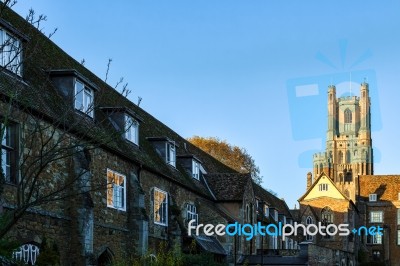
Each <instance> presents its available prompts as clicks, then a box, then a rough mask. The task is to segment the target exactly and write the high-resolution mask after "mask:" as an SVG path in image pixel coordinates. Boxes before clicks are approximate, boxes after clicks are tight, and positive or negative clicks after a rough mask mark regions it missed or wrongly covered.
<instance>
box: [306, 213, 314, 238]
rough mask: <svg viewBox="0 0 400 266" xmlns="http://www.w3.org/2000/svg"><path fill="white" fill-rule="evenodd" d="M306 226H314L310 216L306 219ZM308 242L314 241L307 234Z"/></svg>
mask: <svg viewBox="0 0 400 266" xmlns="http://www.w3.org/2000/svg"><path fill="white" fill-rule="evenodd" d="M306 224H307V225H310V224H313V219H312V218H311V217H310V216H308V217H307V219H306ZM306 240H307V241H312V240H313V236H312V235H308V234H307V235H306Z"/></svg>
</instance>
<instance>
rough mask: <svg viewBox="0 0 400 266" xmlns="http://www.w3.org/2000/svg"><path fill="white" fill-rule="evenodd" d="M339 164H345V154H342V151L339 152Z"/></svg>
mask: <svg viewBox="0 0 400 266" xmlns="http://www.w3.org/2000/svg"><path fill="white" fill-rule="evenodd" d="M338 163H339V164H342V163H343V152H342V151H339V154H338Z"/></svg>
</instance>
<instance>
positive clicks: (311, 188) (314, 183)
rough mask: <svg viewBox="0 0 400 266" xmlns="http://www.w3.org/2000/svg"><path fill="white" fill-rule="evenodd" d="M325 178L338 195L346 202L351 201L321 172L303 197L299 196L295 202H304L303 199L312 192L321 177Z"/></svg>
mask: <svg viewBox="0 0 400 266" xmlns="http://www.w3.org/2000/svg"><path fill="white" fill-rule="evenodd" d="M323 176H325V177H327V178H328V180H329V182H330V183H331V184H332V185H333V186H334V187H335V188H336V190H337V191H339V193H340V195H342V196H343V197H344V198H345V199H347V200H348V201H351V199H350V198H348V197H347V196H346V195H344V194H343V193H342V191H340V189H339V188H338V187H337V186H336V185H335V183H334V182H333V180H332V179H331V178H330V177H329V176H328V175H327V174H325V173H324V172H321V174H320V175H319V176H318V178H317V179H315V181H314V182H313V184H312V185H311V187H310V188H309V189H307V191H306V192H305V193H304V194H303V196H301V197H300V198H299V199H298V200H297V201H298V202H300V201H302V200H304V198H305V197H306V196H307V195H308V194H309V193H310V192H311V190H313V188H314V187H315V186H316V185H317V183H318V181H319V180H320V179H321V178H322V177H323Z"/></svg>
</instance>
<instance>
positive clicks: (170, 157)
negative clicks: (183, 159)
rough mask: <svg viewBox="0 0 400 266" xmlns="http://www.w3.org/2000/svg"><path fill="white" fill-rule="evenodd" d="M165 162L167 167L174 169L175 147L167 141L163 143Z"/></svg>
mask: <svg viewBox="0 0 400 266" xmlns="http://www.w3.org/2000/svg"><path fill="white" fill-rule="evenodd" d="M165 160H166V162H167V163H168V164H169V165H172V166H173V167H176V147H175V143H173V142H169V141H167V142H166V143H165Z"/></svg>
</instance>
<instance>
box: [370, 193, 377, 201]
mask: <svg viewBox="0 0 400 266" xmlns="http://www.w3.org/2000/svg"><path fill="white" fill-rule="evenodd" d="M376 198H377V197H376V194H369V201H370V202H375V201H376Z"/></svg>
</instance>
